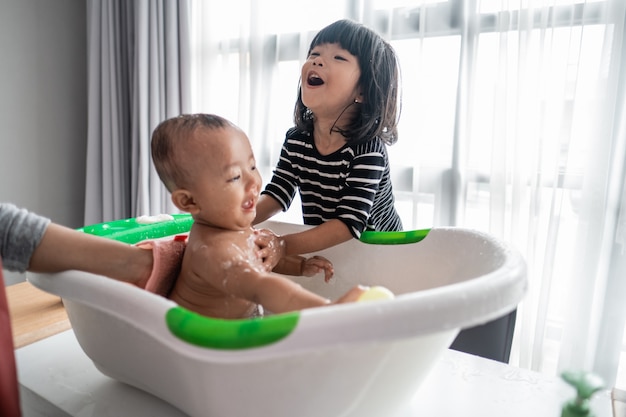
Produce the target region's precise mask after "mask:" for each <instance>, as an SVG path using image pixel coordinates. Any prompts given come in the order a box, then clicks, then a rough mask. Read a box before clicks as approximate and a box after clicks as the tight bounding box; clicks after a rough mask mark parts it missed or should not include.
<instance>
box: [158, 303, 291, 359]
mask: <svg viewBox="0 0 626 417" xmlns="http://www.w3.org/2000/svg"><path fill="white" fill-rule="evenodd" d="M299 319H300V313H299V312H297V311H295V312H291V313H283V314H276V315H272V316H266V317H257V318H252V319H235V320H226V319H216V318H212V317H207V316H203V315H201V314H197V313H194V312H192V311H190V310H187V309H186V308H184V307H180V306H176V307H172V308H171V309H169V310H168V311H167V313H166V315H165V321H166V323H167V327H168V328H169V330H170V331H171V332H172V333H173V334H174V335H175V336H176V337H178V338H179V339H181V340H184V341H185V342H187V343H190V344H192V345H196V346H200V347H206V348H212V349H223V350H237V349H249V348H255V347H261V346H266V345H269V344H272V343H275V342H278V341H279V340H282V339H284V338H285V337H287V336H288V335H289V334H291V332H292V331H293V330H294V329H295V328H296V326H297V324H298V320H299Z"/></svg>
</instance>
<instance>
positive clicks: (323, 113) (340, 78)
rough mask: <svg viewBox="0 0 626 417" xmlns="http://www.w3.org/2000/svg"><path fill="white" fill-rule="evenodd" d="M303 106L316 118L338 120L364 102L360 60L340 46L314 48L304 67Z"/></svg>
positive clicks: (302, 82) (325, 45)
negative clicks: (351, 105)
mask: <svg viewBox="0 0 626 417" xmlns="http://www.w3.org/2000/svg"><path fill="white" fill-rule="evenodd" d="M301 76H302V79H301V92H302V102H303V103H304V105H305V106H306V107H308V108H309V109H310V110H311V111H312V112H313V113H314V114H315V116H316V117H317V118H320V117H321V118H324V117H329V118H331V119H333V120H334V119H336V118H337V117H338V116H339V114H341V112H342V111H344V110H345V109H346V107H347V106H349V105H350V104H352V103H354V101H355V100H359V101H361V100H362V97H361V94H360V86H359V79H360V77H361V69H360V67H359V59H358V58H357V57H356V56H354V55H352V54H351V53H350V52H348V51H347V50H345V49H343V48H342V47H341V46H340V45H339V44H337V43H325V44H321V45H318V46H316V47H314V48H313V49H312V50H311V53H310V54H309V56H308V58H307V60H306V61H305V63H304V65H303V66H302V75H301Z"/></svg>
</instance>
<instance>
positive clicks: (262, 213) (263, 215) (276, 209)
mask: <svg viewBox="0 0 626 417" xmlns="http://www.w3.org/2000/svg"><path fill="white" fill-rule="evenodd" d="M282 209H283V208H282V207H281V205H280V204H279V203H278V201H276V200H275V199H274V198H273V197H271V196H269V195H267V194H261V196H260V197H259V201H258V202H257V204H256V217H255V218H254V221H253V222H252V224H253V225H254V224H258V223H261V222H264V221H265V220H267V219H269V218H270V217H272V216H274V215H276V214H278V213H280V212H281V211H282Z"/></svg>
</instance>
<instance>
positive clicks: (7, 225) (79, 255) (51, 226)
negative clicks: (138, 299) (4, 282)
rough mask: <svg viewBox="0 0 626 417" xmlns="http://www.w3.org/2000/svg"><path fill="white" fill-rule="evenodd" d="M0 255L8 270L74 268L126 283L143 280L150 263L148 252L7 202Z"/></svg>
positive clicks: (0, 216) (2, 208) (1, 216)
mask: <svg viewBox="0 0 626 417" xmlns="http://www.w3.org/2000/svg"><path fill="white" fill-rule="evenodd" d="M0 253H1V255H2V260H3V264H4V267H6V268H7V269H9V270H12V271H19V272H24V271H26V270H29V271H33V272H60V271H65V270H70V269H76V270H82V271H87V272H91V273H95V274H100V275H105V276H108V277H110V278H115V279H119V280H122V281H128V282H138V281H145V280H146V279H147V278H148V276H150V273H151V270H152V260H153V257H152V251H148V250H144V249H140V248H138V247H135V246H131V245H127V244H125V243H121V242H118V241H114V240H110V239H105V238H102V237H98V236H94V235H89V234H86V233H83V232H79V231H77V230H74V229H70V228H68V227H65V226H61V225H59V224H56V223H52V222H50V220H49V219H47V218H45V217H42V216H39V215H37V214H34V213H32V212H29V211H27V210H25V209H21V208H17V207H16V206H14V205H13V204H8V203H2V204H0Z"/></svg>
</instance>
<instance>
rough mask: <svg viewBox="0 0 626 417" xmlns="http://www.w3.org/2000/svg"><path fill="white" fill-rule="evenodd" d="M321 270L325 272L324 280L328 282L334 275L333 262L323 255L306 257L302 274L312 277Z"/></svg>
mask: <svg viewBox="0 0 626 417" xmlns="http://www.w3.org/2000/svg"><path fill="white" fill-rule="evenodd" d="M320 272H324V281H326V282H328V281H330V279H331V278H332V277H333V274H334V273H335V269H334V268H333V264H332V263H331V262H330V261H329V260H328V259H326V258H324V257H323V256H313V257H312V258H309V259H306V260H305V261H304V263H303V264H302V275H304V276H305V277H312V276H313V275H316V274H318V273H320Z"/></svg>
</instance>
